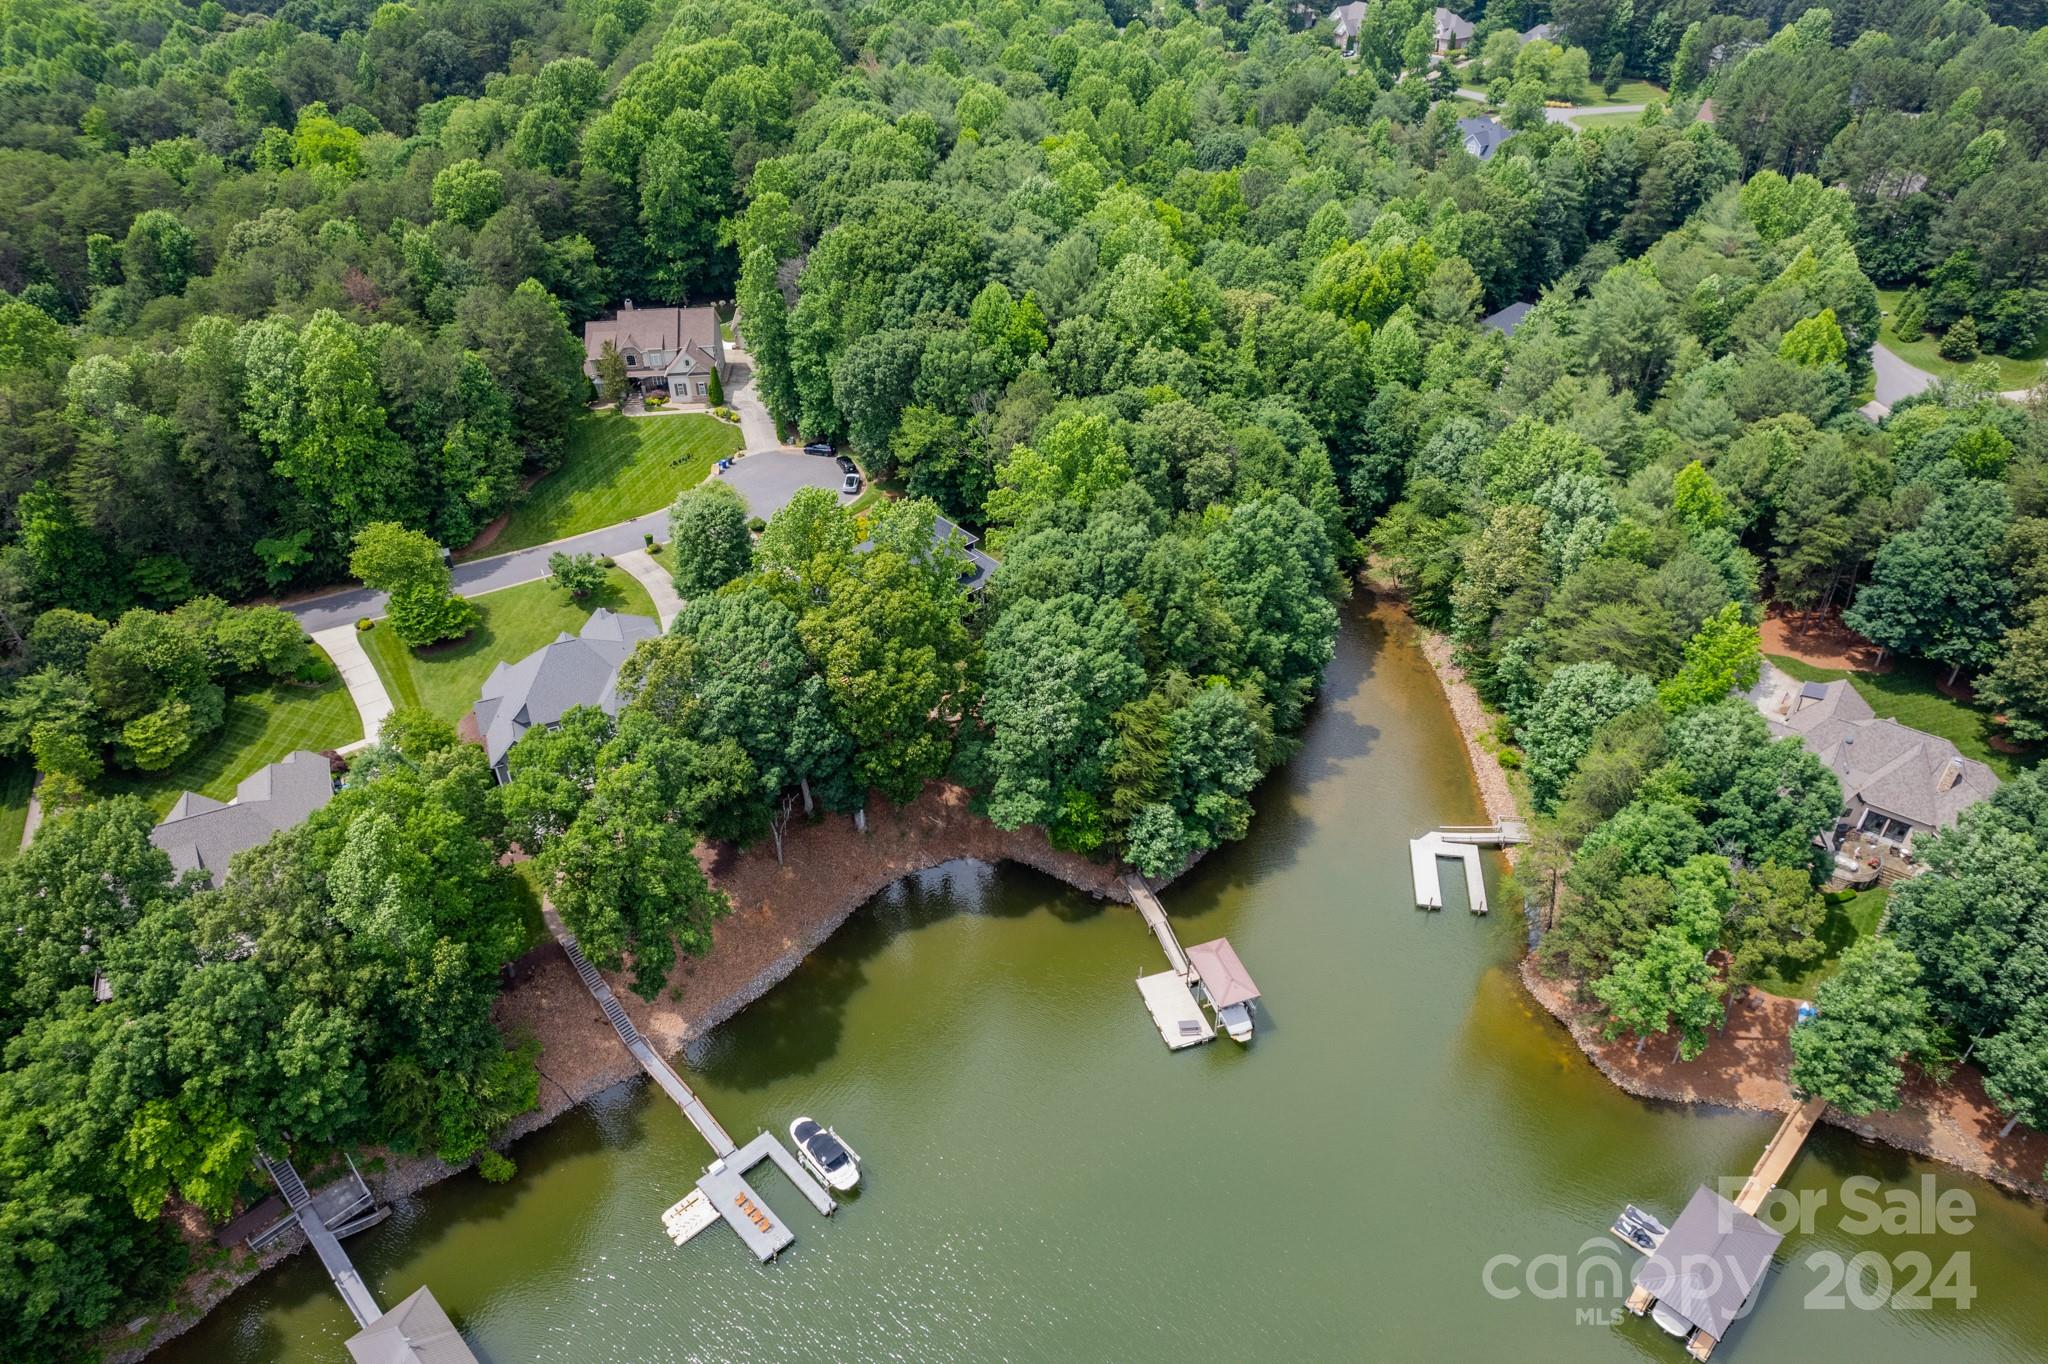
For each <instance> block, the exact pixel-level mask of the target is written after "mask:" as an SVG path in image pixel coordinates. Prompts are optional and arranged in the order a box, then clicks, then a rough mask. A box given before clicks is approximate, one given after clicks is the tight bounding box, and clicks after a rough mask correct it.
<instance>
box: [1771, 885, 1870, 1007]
mask: <svg viewBox="0 0 2048 1364" xmlns="http://www.w3.org/2000/svg"><path fill="white" fill-rule="evenodd" d="M1888 893H1889V892H1888V891H1887V890H1886V889H1885V888H1884V887H1883V886H1879V887H1876V888H1875V889H1872V890H1859V891H1838V892H1834V893H1831V894H1830V895H1829V896H1828V897H1827V900H1828V916H1827V918H1825V919H1823V920H1821V925H1820V928H1819V930H1818V931H1816V932H1815V933H1814V936H1815V937H1816V938H1819V939H1820V941H1821V943H1822V945H1823V946H1825V947H1826V949H1827V951H1826V953H1825V954H1824V955H1823V956H1822V957H1821V959H1820V960H1819V961H1817V962H1815V963H1814V964H1813V965H1812V966H1809V967H1807V968H1806V969H1805V970H1803V971H1801V970H1797V969H1796V968H1794V969H1792V970H1791V971H1790V972H1789V973H1787V969H1786V968H1787V966H1788V965H1789V964H1788V963H1780V965H1779V968H1778V969H1777V970H1774V971H1766V972H1764V973H1763V974H1762V975H1761V976H1759V977H1757V981H1756V985H1757V988H1758V989H1759V990H1768V991H1769V992H1770V993H1772V994H1774V995H1785V996H1787V997H1789V998H1792V999H1812V998H1813V992H1814V991H1815V990H1817V989H1818V988H1820V983H1821V982H1822V981H1824V980H1826V979H1827V978H1828V977H1829V976H1832V975H1833V974H1834V973H1835V972H1836V971H1838V970H1840V969H1841V965H1842V954H1843V953H1844V952H1846V951H1848V950H1849V949H1850V948H1851V947H1853V946H1854V945H1855V944H1856V942H1857V940H1858V939H1861V938H1867V937H1869V936H1870V935H1871V934H1872V933H1875V932H1877V924H1878V920H1880V919H1882V918H1883V917H1884V901H1885V896H1886V895H1887V894H1888Z"/></svg>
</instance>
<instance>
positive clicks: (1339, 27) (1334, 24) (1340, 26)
mask: <svg viewBox="0 0 2048 1364" xmlns="http://www.w3.org/2000/svg"><path fill="white" fill-rule="evenodd" d="M1330 27H1331V29H1332V30H1333V31H1334V33H1335V36H1336V39H1337V50H1338V51H1339V52H1342V53H1343V54H1344V55H1345V56H1347V57H1350V56H1355V55H1356V54H1357V52H1358V31H1359V30H1360V29H1362V28H1364V27H1365V0H1352V3H1351V4H1348V5H1339V6H1337V8H1335V9H1333V10H1331V11H1330Z"/></svg>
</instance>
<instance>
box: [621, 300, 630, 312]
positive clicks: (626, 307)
mask: <svg viewBox="0 0 2048 1364" xmlns="http://www.w3.org/2000/svg"><path fill="white" fill-rule="evenodd" d="M619 311H620V312H622V313H630V312H632V311H633V300H632V299H630V298H629V299H627V300H626V301H625V302H624V303H621V304H620V305H619Z"/></svg>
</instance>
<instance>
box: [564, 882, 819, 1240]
mask: <svg viewBox="0 0 2048 1364" xmlns="http://www.w3.org/2000/svg"><path fill="white" fill-rule="evenodd" d="M541 917H542V918H543V919H544V920H546V922H547V925H548V927H549V928H550V929H551V930H553V932H554V935H555V938H556V940H557V941H559V942H560V943H561V944H562V951H563V953H564V954H565V955H566V956H567V957H568V958H569V964H570V965H571V966H573V967H574V968H575V969H576V975H577V976H578V978H579V979H581V980H582V982H583V987H584V988H585V989H586V990H588V991H590V994H591V997H592V998H593V999H595V1000H596V1001H597V1003H598V1007H599V1008H601V1009H603V1010H604V1016H605V1017H606V1018H607V1019H609V1020H610V1021H611V1025H612V1030H613V1031H614V1032H616V1033H618V1035H619V1040H620V1041H621V1042H623V1043H625V1044H626V1050H628V1051H630V1052H631V1053H633V1059H634V1060H636V1061H638V1062H639V1063H640V1068H641V1069H642V1070H644V1071H646V1072H647V1074H648V1075H649V1076H650V1077H651V1078H652V1079H653V1080H654V1082H655V1083H656V1084H658V1085H660V1086H661V1089H662V1092H663V1093H665V1094H667V1095H668V1096H669V1098H670V1099H672V1100H674V1101H675V1105H676V1107H677V1108H679V1109H681V1110H682V1113H683V1116H684V1117H686V1118H688V1119H689V1120H690V1125H691V1126H693V1127H695V1128H696V1129H697V1131H698V1132H699V1133H700V1134H701V1135H702V1136H703V1138H704V1140H705V1141H706V1142H707V1143H708V1144H709V1145H710V1147H711V1149H712V1150H713V1151H714V1152H716V1153H717V1155H718V1159H716V1160H714V1161H712V1162H711V1166H710V1168H709V1169H708V1170H706V1171H705V1172H704V1177H703V1178H702V1179H700V1180H698V1181H697V1193H698V1194H701V1195H702V1196H703V1199H704V1205H703V1206H704V1207H708V1208H709V1209H711V1210H713V1211H715V1212H716V1214H717V1216H719V1217H723V1218H724V1219H725V1221H726V1224H727V1225H728V1226H730V1227H731V1228H732V1229H733V1230H734V1231H736V1232H738V1233H739V1238H740V1240H742V1241H744V1242H745V1243H746V1245H747V1249H749V1250H751V1251H753V1252H754V1254H755V1256H756V1257H757V1258H759V1259H760V1260H762V1261H764V1262H765V1261H768V1260H772V1259H774V1258H775V1257H776V1255H777V1254H779V1253H780V1252H781V1251H782V1250H783V1249H784V1248H785V1247H787V1246H788V1245H789V1243H790V1242H792V1241H794V1240H795V1239H796V1234H795V1233H794V1232H792V1231H790V1229H789V1228H788V1227H786V1226H784V1225H783V1223H782V1220H781V1219H780V1218H778V1217H777V1216H776V1215H775V1214H774V1212H773V1211H771V1210H770V1209H769V1207H768V1205H767V1203H766V1202H764V1201H763V1200H762V1198H761V1195H759V1194H758V1193H755V1192H754V1190H753V1188H752V1187H751V1186H750V1185H748V1183H747V1181H746V1179H745V1177H744V1176H745V1175H746V1172H747V1171H749V1170H751V1169H753V1168H754V1167H755V1166H756V1165H759V1164H760V1163H761V1162H762V1161H764V1160H772V1161H774V1162H775V1168H777V1169H778V1170H781V1171H782V1173H783V1175H784V1176H785V1177H786V1178H788V1180H789V1182H790V1183H791V1184H794V1185H795V1186H796V1189H797V1192H798V1193H801V1194H802V1195H803V1196H804V1197H805V1198H807V1199H809V1200H810V1203H811V1206H812V1207H814V1208H816V1209H817V1210H818V1212H819V1213H820V1214H821V1215H823V1216H826V1217H830V1216H831V1215H832V1210H833V1209H834V1208H835V1207H836V1206H838V1205H837V1204H835V1203H833V1201H832V1195H831V1194H830V1193H828V1192H827V1191H826V1189H825V1186H824V1185H822V1184H820V1183H818V1181H817V1180H815V1179H813V1178H811V1176H810V1173H809V1171H807V1170H805V1169H804V1167H803V1166H801V1165H799V1164H797V1160H796V1157H795V1156H792V1155H791V1154H790V1153H789V1151H788V1149H787V1148H786V1147H784V1146H783V1144H782V1143H781V1142H780V1141H778V1140H776V1138H775V1136H774V1134H773V1133H769V1132H763V1133H761V1134H760V1135H759V1136H757V1137H755V1138H754V1139H753V1140H752V1141H750V1142H748V1143H747V1144H746V1145H745V1146H738V1145H736V1144H735V1143H734V1142H733V1139H732V1137H731V1136H729V1135H728V1134H727V1133H726V1130H725V1128H724V1126H723V1125H721V1124H720V1123H719V1121H718V1119H717V1118H715V1117H713V1116H712V1113H711V1110H710V1109H708V1108H706V1107H705V1106H704V1101H703V1100H701V1099H699V1098H698V1097H697V1095H696V1093H695V1091H693V1090H692V1089H691V1088H690V1087H689V1086H688V1085H686V1084H684V1083H683V1077H682V1076H680V1075H678V1074H676V1072H675V1069H674V1068H673V1067H672V1066H670V1065H669V1063H668V1062H667V1061H665V1060H663V1059H662V1058H661V1054H660V1053H659V1052H657V1051H655V1050H654V1048H653V1047H651V1046H649V1045H648V1043H647V1039H646V1038H645V1037H644V1036H642V1035H641V1033H640V1029H639V1028H637V1027H635V1026H634V1025H633V1020H632V1019H631V1018H629V1017H627V1015H626V1010H625V1008H624V1007H623V1006H622V1005H620V1003H619V1000H618V996H617V995H615V994H613V993H612V987H611V986H609V985H607V984H606V983H605V980H604V977H603V976H601V975H599V974H598V973H597V970H596V968H595V967H593V966H591V964H590V961H589V959H588V958H586V957H585V956H584V955H583V949H582V948H581V947H580V946H578V945H577V942H576V935H575V934H573V933H571V932H570V931H569V929H568V926H567V925H565V924H564V923H563V922H562V918H561V915H559V914H557V913H556V912H555V907H554V906H553V905H552V904H549V903H548V901H547V900H546V898H545V897H543V898H542V900H541ZM695 1197H696V1195H691V1194H686V1195H685V1196H684V1197H683V1198H682V1200H681V1201H679V1202H677V1203H676V1204H675V1205H674V1206H672V1207H671V1208H669V1210H668V1211H667V1212H665V1213H663V1214H662V1215H661V1222H662V1227H663V1229H664V1230H665V1231H666V1232H667V1233H668V1236H669V1239H670V1240H672V1241H674V1242H675V1243H676V1244H677V1245H682V1244H683V1243H684V1242H685V1241H688V1240H689V1239H690V1238H691V1237H693V1236H695V1235H697V1234H698V1233H699V1232H701V1231H703V1230H704V1228H705V1227H707V1226H709V1225H710V1224H711V1223H710V1219H709V1218H708V1217H707V1215H706V1213H705V1212H704V1211H703V1208H700V1207H699V1206H698V1205H696V1204H694V1203H693V1201H692V1200H693V1198H695ZM699 1223H701V1224H702V1225H699ZM679 1232H680V1233H681V1234H680V1235H679V1234H678V1233H679Z"/></svg>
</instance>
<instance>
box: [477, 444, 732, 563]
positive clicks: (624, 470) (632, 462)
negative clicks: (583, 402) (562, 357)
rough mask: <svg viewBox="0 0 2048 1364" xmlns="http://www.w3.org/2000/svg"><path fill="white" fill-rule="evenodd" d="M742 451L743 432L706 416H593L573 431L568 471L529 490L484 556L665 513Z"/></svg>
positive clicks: (483, 551) (565, 466)
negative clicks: (713, 468)
mask: <svg viewBox="0 0 2048 1364" xmlns="http://www.w3.org/2000/svg"><path fill="white" fill-rule="evenodd" d="M739 448H740V429H739V427H737V426H735V425H733V424H732V423H730V422H723V421H720V420H719V419H718V418H716V417H711V416H706V415H704V414H703V413H699V412H682V413H677V414H675V415H673V416H660V417H621V416H618V415H617V414H615V413H610V412H586V413H584V414H583V415H582V416H580V417H578V418H577V419H576V424H575V426H573V427H572V428H571V429H570V431H569V455H568V458H567V459H565V460H564V461H563V462H562V467H561V468H559V469H557V470H555V471H554V472H553V473H551V474H549V475H548V476H547V477H546V478H544V479H542V480H541V481H540V482H538V483H536V484H534V485H533V487H532V488H531V489H529V490H528V491H527V493H526V495H525V498H524V499H523V500H522V501H521V502H520V503H519V504H518V505H517V506H516V507H514V508H513V509H512V518H511V520H510V521H508V522H506V524H505V529H504V530H503V531H502V532H500V534H499V535H498V538H497V539H495V540H493V541H492V542H491V543H490V544H488V545H486V546H485V547H484V548H482V549H481V550H479V551H477V553H478V554H479V555H483V554H503V553H506V552H507V551H509V550H515V549H527V548H529V547H531V546H533V545H544V544H546V543H547V542H548V541H550V540H559V539H561V538H562V537H563V536H565V535H580V534H582V533H583V532H584V531H587V530H597V529H599V528H600V527H603V526H609V525H612V524H614V523H616V522H619V521H626V520H630V519H631V518H633V517H635V516H643V515H645V514H646V513H648V512H652V511H660V510H661V509H662V508H664V507H666V506H667V505H668V504H669V503H671V502H673V501H675V500H676V494H677V493H679V492H681V491H682V490H683V489H685V488H694V487H696V486H697V485H698V484H699V483H702V482H703V481H704V475H706V474H707V473H709V472H711V466H712V464H713V463H715V462H716V461H718V460H720V459H723V458H724V457H725V456H727V455H730V454H732V453H733V452H734V451H736V450H738V449H739Z"/></svg>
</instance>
